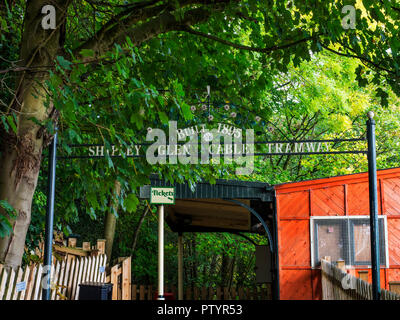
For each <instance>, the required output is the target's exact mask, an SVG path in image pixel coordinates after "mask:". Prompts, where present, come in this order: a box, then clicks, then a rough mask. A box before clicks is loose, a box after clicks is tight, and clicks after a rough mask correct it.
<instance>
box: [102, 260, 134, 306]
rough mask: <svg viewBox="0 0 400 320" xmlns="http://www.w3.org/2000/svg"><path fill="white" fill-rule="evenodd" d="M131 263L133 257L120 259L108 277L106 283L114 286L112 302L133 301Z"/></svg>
mask: <svg viewBox="0 0 400 320" xmlns="http://www.w3.org/2000/svg"><path fill="white" fill-rule="evenodd" d="M131 263H132V260H131V257H121V258H118V260H117V264H116V265H114V266H113V267H112V268H111V273H110V275H108V276H107V277H106V282H107V283H112V284H113V290H112V300H131V290H132V289H131V288H132V285H131Z"/></svg>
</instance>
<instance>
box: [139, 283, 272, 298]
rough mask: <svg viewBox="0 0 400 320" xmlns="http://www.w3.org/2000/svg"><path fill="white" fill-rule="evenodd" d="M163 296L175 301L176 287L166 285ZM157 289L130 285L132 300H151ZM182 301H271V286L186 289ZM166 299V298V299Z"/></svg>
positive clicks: (149, 286)
mask: <svg viewBox="0 0 400 320" xmlns="http://www.w3.org/2000/svg"><path fill="white" fill-rule="evenodd" d="M164 289H165V293H166V294H165V295H167V294H168V293H172V295H173V297H174V299H177V297H178V292H177V288H176V286H174V285H172V286H169V285H166V286H165V288H164ZM156 292H157V288H156V287H154V286H151V285H137V284H133V285H132V300H153V299H154V296H155V294H156ZM183 297H184V300H271V299H272V293H271V285H270V284H263V285H256V286H253V287H231V288H221V287H215V288H213V287H188V288H186V289H185V290H184V295H183ZM167 298H168V297H167Z"/></svg>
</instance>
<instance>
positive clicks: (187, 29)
mask: <svg viewBox="0 0 400 320" xmlns="http://www.w3.org/2000/svg"><path fill="white" fill-rule="evenodd" d="M180 31H184V32H187V33H191V34H194V35H197V36H201V37H204V38H207V39H210V40H213V41H217V42H219V43H222V44H224V45H227V46H230V47H233V48H236V49H241V50H247V51H255V52H261V53H270V52H272V51H276V50H282V49H287V48H289V47H292V46H296V45H298V44H300V43H303V42H307V41H310V40H314V39H316V38H317V37H318V35H315V36H312V37H306V38H303V39H299V40H297V41H294V42H290V43H287V44H284V45H280V46H278V45H276V46H272V47H266V48H257V47H251V46H246V45H242V44H238V43H234V42H232V41H229V40H225V39H221V38H218V37H216V36H213V35H210V34H207V33H204V32H201V31H197V30H194V29H193V28H190V27H189V26H186V25H183V26H181V28H180Z"/></svg>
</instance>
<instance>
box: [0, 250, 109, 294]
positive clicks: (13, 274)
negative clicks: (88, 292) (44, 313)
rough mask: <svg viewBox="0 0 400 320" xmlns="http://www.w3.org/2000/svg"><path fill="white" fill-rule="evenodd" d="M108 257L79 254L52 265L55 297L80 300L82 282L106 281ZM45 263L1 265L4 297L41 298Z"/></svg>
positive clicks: (1, 292)
mask: <svg viewBox="0 0 400 320" xmlns="http://www.w3.org/2000/svg"><path fill="white" fill-rule="evenodd" d="M106 262H107V257H106V256H105V255H98V256H93V257H76V258H69V259H66V258H65V259H63V260H62V261H55V262H53V264H52V278H51V279H52V281H51V296H50V297H51V300H77V299H78V297H79V284H80V283H82V282H86V281H93V282H104V281H105V277H106V273H105V267H106ZM42 270H43V265H42V264H32V265H30V266H27V267H25V268H22V267H19V268H18V269H17V270H13V269H11V268H6V267H3V266H2V265H0V300H41V298H42Z"/></svg>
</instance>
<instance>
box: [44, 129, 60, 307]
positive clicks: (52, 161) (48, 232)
mask: <svg viewBox="0 0 400 320" xmlns="http://www.w3.org/2000/svg"><path fill="white" fill-rule="evenodd" d="M56 160H57V128H56V132H55V134H54V137H53V141H52V142H51V144H50V148H49V173H48V182H47V183H48V189H47V210H46V227H45V243H44V266H43V273H42V280H45V283H42V284H43V289H42V290H43V291H42V299H43V300H50V283H51V264H52V246H53V221H54V195H55V182H56Z"/></svg>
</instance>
